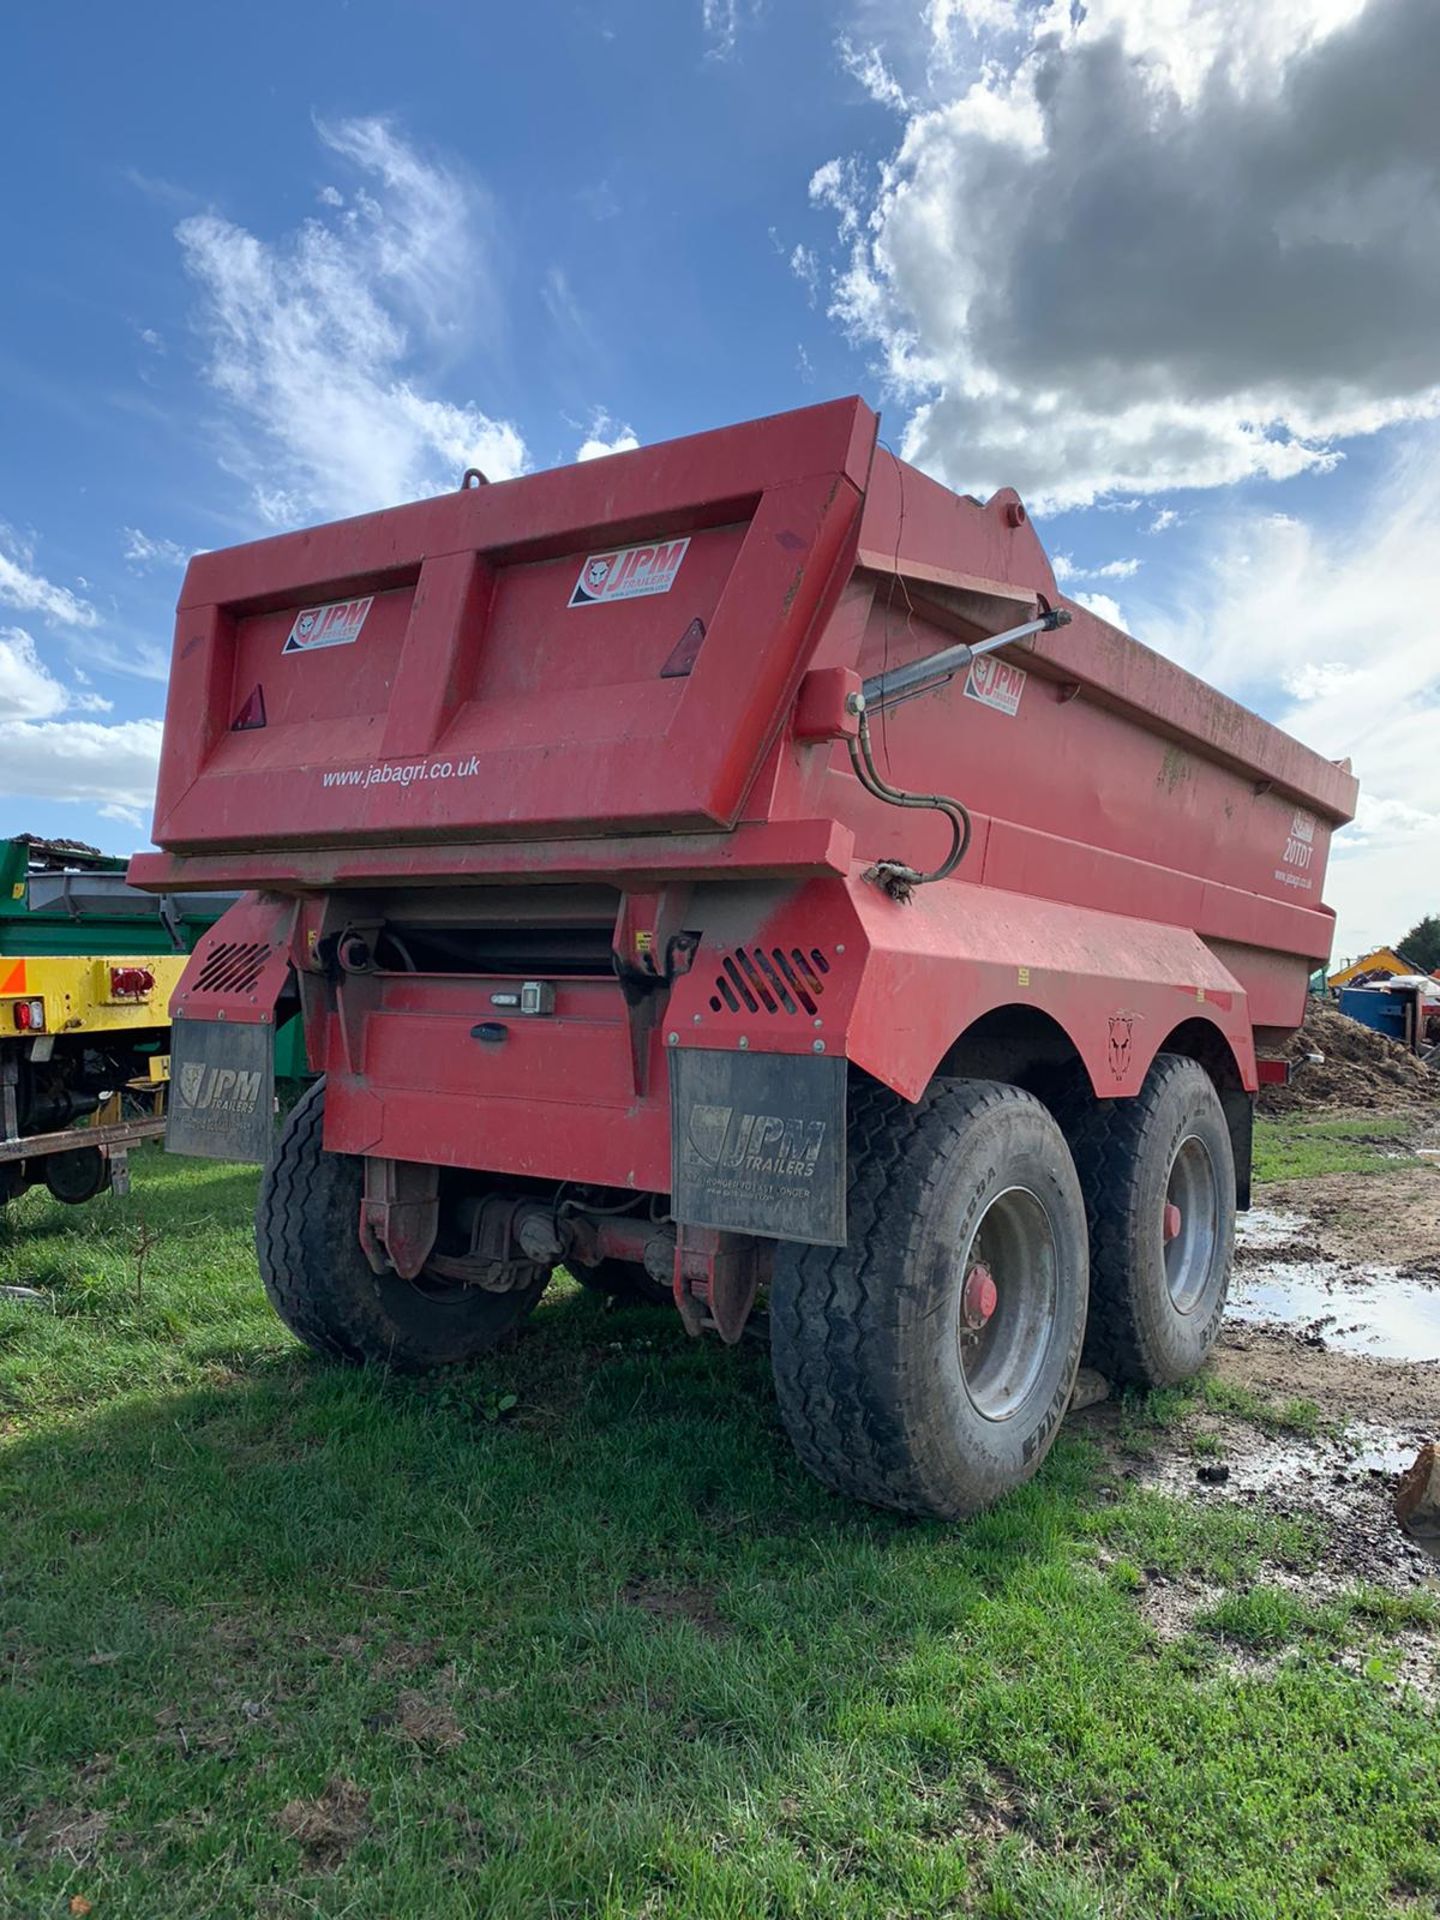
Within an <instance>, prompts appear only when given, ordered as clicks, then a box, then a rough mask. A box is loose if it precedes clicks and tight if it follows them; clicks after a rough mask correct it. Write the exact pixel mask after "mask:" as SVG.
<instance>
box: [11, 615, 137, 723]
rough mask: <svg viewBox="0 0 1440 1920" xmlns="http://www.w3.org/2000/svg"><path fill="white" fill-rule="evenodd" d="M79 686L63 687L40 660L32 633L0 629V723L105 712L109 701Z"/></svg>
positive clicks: (82, 676) (82, 678)
mask: <svg viewBox="0 0 1440 1920" xmlns="http://www.w3.org/2000/svg"><path fill="white" fill-rule="evenodd" d="M74 677H75V679H76V680H77V681H78V682H80V683H81V685H79V686H75V687H67V686H66V685H65V683H64V682H63V681H61V680H59V679H57V678H56V676H55V675H54V673H52V672H51V670H50V668H49V666H48V665H47V664H46V662H45V661H43V660H42V659H41V658H40V653H39V649H38V648H37V647H36V645H35V639H34V636H33V634H29V633H27V632H26V631H25V629H24V627H0V721H6V720H53V719H54V718H55V717H56V716H57V715H58V714H62V713H108V712H109V711H110V702H109V701H108V700H106V699H103V698H102V697H101V695H100V694H98V693H91V692H87V691H86V690H85V684H86V675H85V674H84V673H83V672H80V671H76V673H75V675H74Z"/></svg>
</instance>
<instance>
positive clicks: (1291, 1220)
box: [1235, 1207, 1310, 1253]
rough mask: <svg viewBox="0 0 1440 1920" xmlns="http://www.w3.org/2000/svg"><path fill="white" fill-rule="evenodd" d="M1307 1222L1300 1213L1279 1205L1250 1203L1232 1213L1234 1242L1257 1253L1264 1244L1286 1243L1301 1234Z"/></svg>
mask: <svg viewBox="0 0 1440 1920" xmlns="http://www.w3.org/2000/svg"><path fill="white" fill-rule="evenodd" d="M1309 1225H1310V1222H1309V1221H1308V1220H1307V1219H1306V1218H1305V1216H1304V1214H1302V1213H1286V1212H1284V1211H1283V1210H1282V1209H1281V1208H1280V1207H1251V1209H1250V1211H1249V1212H1248V1213H1241V1214H1237V1215H1236V1217H1235V1244H1236V1246H1237V1247H1248V1248H1252V1249H1253V1250H1254V1251H1255V1252H1257V1253H1261V1252H1264V1250H1265V1249H1266V1248H1267V1247H1283V1246H1288V1244H1289V1243H1290V1241H1292V1240H1299V1239H1301V1238H1303V1236H1304V1234H1305V1231H1306V1229H1307V1228H1308V1227H1309Z"/></svg>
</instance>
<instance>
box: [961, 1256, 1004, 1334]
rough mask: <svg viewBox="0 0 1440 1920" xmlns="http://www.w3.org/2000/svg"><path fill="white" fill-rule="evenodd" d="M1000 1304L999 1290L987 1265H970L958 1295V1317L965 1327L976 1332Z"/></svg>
mask: <svg viewBox="0 0 1440 1920" xmlns="http://www.w3.org/2000/svg"><path fill="white" fill-rule="evenodd" d="M999 1304H1000V1290H999V1288H998V1287H997V1286H996V1285H995V1279H994V1276H993V1275H992V1273H991V1272H990V1269H989V1268H988V1267H972V1268H971V1269H970V1271H969V1273H967V1274H966V1276H965V1288H964V1291H963V1292H962V1293H961V1295H960V1317H961V1318H962V1319H963V1320H964V1322H965V1324H966V1326H967V1327H969V1328H971V1329H972V1330H973V1331H976V1332H978V1331H979V1329H980V1328H981V1327H983V1326H984V1325H985V1323H986V1321H987V1320H989V1318H990V1316H991V1314H992V1313H994V1311H995V1309H996V1307H997V1306H999Z"/></svg>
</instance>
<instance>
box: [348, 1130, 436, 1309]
mask: <svg viewBox="0 0 1440 1920" xmlns="http://www.w3.org/2000/svg"><path fill="white" fill-rule="evenodd" d="M439 1225H440V1169H439V1168H438V1167H430V1166H425V1165H423V1164H422V1163H421V1162H420V1161H418V1160H385V1159H380V1158H367V1159H366V1161H365V1197H364V1199H363V1200H362V1201H361V1203H360V1250H361V1252H362V1253H363V1254H364V1255H365V1258H366V1259H367V1260H368V1261H369V1262H370V1266H371V1269H372V1270H373V1271H374V1272H375V1273H386V1272H388V1271H389V1270H390V1269H391V1268H393V1269H394V1271H395V1272H396V1273H398V1274H399V1275H400V1277H401V1279H402V1280H413V1279H414V1278H415V1276H416V1274H417V1273H419V1271H420V1269H421V1268H422V1267H423V1266H424V1265H425V1262H426V1261H427V1260H428V1259H429V1258H430V1254H431V1252H432V1251H433V1249H434V1246H435V1235H436V1232H437V1230H438V1228H439Z"/></svg>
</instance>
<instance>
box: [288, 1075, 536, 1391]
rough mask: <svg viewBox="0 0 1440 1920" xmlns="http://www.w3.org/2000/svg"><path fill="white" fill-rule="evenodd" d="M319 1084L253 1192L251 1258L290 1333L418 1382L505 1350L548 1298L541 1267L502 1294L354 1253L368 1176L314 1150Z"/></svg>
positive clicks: (341, 1157)
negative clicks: (380, 1268)
mask: <svg viewBox="0 0 1440 1920" xmlns="http://www.w3.org/2000/svg"><path fill="white" fill-rule="evenodd" d="M324 1112H325V1082H324V1081H323V1080H317V1081H316V1082H315V1084H314V1085H313V1086H312V1087H310V1088H308V1089H307V1091H306V1092H305V1093H304V1094H303V1095H302V1096H301V1098H300V1099H299V1100H298V1101H297V1102H296V1104H295V1106H294V1107H293V1108H292V1109H291V1111H290V1115H289V1118H288V1119H287V1120H286V1122H285V1125H284V1127H283V1128H282V1130H281V1134H280V1139H279V1142H278V1144H277V1146H276V1151H275V1155H274V1157H273V1159H272V1160H271V1162H270V1164H269V1166H268V1167H267V1168H266V1169H265V1174H264V1178H263V1179H262V1180H261V1183H260V1200H259V1204H258V1206H257V1208H256V1212H255V1249H256V1252H257V1254H258V1255H259V1260H260V1276H261V1278H262V1279H263V1281H264V1282H265V1291H266V1293H267V1294H268V1295H269V1298H270V1304H271V1305H272V1306H273V1307H274V1309H275V1311H276V1312H277V1313H278V1314H279V1316H280V1318H281V1319H282V1320H283V1321H284V1322H285V1324H286V1326H287V1327H289V1329H290V1331H291V1332H292V1333H293V1334H295V1335H296V1336H297V1337H298V1338H299V1339H301V1340H303V1341H304V1342H305V1344H306V1345H307V1346H309V1347H313V1348H314V1349H315V1351H316V1352H317V1353H322V1354H325V1355H326V1356H327V1357H330V1358H332V1359H338V1360H348V1361H351V1362H352V1363H356V1364H361V1365H372V1366H387V1367H393V1368H395V1369H396V1370H397V1371H399V1372H402V1373H423V1372H426V1371H428V1370H429V1369H430V1368H432V1367H450V1366H457V1365H459V1364H461V1363H463V1362H464V1361H467V1360H472V1359H474V1358H475V1357H476V1356H477V1355H479V1354H482V1353H484V1352H486V1351H487V1349H489V1348H491V1347H493V1346H495V1345H496V1344H497V1343H498V1342H499V1341H501V1340H502V1339H503V1338H504V1337H505V1335H506V1334H508V1333H510V1332H511V1331H512V1330H513V1329H514V1328H515V1327H517V1326H518V1325H519V1323H520V1322H521V1321H522V1320H523V1319H524V1318H525V1316H526V1315H527V1314H528V1313H529V1312H530V1310H531V1309H532V1308H533V1307H534V1306H535V1304H536V1302H537V1301H538V1300H539V1298H540V1296H541V1294H542V1293H543V1292H544V1291H545V1288H546V1286H547V1284H548V1283H549V1279H550V1271H549V1269H548V1268H547V1267H535V1268H534V1269H533V1270H532V1277H531V1278H530V1279H529V1280H528V1282H527V1283H525V1284H522V1285H520V1286H517V1287H515V1288H512V1289H511V1290H509V1291H507V1292H504V1293H498V1292H491V1291H489V1290H488V1289H485V1288H482V1287H472V1286H456V1285H453V1284H447V1283H445V1282H443V1281H438V1280H430V1279H427V1277H426V1275H425V1274H424V1273H423V1272H422V1273H420V1274H419V1275H417V1277H416V1278H415V1279H414V1280H413V1281H411V1280H402V1279H401V1277H400V1275H399V1274H397V1273H385V1274H377V1273H375V1272H373V1271H372V1269H371V1267H370V1263H369V1261H368V1260H366V1258H365V1256H364V1254H363V1253H362V1252H361V1250H360V1240H359V1234H358V1223H359V1218H360V1199H361V1194H362V1191H363V1188H364V1168H363V1165H362V1163H361V1161H360V1159H359V1158H358V1157H357V1156H355V1155H354V1154H345V1153H326V1152H325V1151H324V1148H323V1147H322V1145H321V1125H322V1122H323V1119H324Z"/></svg>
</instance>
